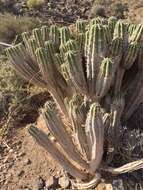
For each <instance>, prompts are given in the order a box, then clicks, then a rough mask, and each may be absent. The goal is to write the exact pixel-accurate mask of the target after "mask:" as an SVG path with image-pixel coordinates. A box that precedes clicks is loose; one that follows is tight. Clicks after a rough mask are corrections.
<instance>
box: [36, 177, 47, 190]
mask: <svg viewBox="0 0 143 190" xmlns="http://www.w3.org/2000/svg"><path fill="white" fill-rule="evenodd" d="M44 187H45V181H44V179H43V178H42V177H40V176H39V177H38V179H37V182H36V189H35V190H43V188H44Z"/></svg>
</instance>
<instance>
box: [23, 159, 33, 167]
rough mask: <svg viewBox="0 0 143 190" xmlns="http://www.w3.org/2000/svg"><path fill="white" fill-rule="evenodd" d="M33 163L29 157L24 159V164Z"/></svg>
mask: <svg viewBox="0 0 143 190" xmlns="http://www.w3.org/2000/svg"><path fill="white" fill-rule="evenodd" d="M30 164H31V160H30V159H29V158H27V159H26V160H24V161H23V165H24V166H26V165H30Z"/></svg>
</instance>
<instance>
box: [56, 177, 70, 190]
mask: <svg viewBox="0 0 143 190" xmlns="http://www.w3.org/2000/svg"><path fill="white" fill-rule="evenodd" d="M58 183H59V185H60V186H61V188H63V189H66V188H68V187H69V185H70V181H69V179H68V178H67V177H60V178H59V182H58Z"/></svg>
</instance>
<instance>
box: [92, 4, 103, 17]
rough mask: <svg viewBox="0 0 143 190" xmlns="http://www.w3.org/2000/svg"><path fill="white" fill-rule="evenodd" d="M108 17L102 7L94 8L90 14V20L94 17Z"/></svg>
mask: <svg viewBox="0 0 143 190" xmlns="http://www.w3.org/2000/svg"><path fill="white" fill-rule="evenodd" d="M97 16H100V17H106V13H105V9H104V7H103V6H101V5H97V6H93V7H92V9H91V13H90V18H94V17H97Z"/></svg>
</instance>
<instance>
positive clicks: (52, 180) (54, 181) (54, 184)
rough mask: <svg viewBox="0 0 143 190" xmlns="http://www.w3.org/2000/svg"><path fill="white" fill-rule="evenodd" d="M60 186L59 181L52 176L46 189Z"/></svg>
mask: <svg viewBox="0 0 143 190" xmlns="http://www.w3.org/2000/svg"><path fill="white" fill-rule="evenodd" d="M57 185H58V181H57V179H56V178H55V177H54V176H50V177H49V179H48V180H47V181H46V188H55V187H56V186H57Z"/></svg>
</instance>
